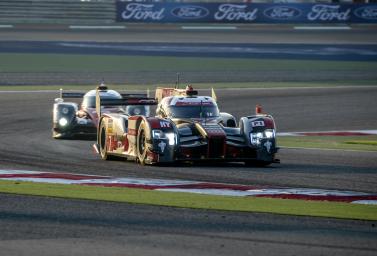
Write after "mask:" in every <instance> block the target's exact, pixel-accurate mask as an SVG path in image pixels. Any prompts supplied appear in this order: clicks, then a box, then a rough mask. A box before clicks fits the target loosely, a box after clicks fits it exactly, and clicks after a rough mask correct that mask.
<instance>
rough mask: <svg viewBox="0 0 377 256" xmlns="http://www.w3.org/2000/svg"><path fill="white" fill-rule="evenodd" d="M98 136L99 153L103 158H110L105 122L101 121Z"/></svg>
mask: <svg viewBox="0 0 377 256" xmlns="http://www.w3.org/2000/svg"><path fill="white" fill-rule="evenodd" d="M98 136H99V138H98V142H99V153H100V155H101V158H102V159H103V160H108V159H109V155H108V154H107V132H106V125H105V122H101V125H100V128H99V134H98Z"/></svg>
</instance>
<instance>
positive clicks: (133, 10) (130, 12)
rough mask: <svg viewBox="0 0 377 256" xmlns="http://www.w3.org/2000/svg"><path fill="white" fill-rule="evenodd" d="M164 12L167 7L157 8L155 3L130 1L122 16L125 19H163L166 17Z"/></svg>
mask: <svg viewBox="0 0 377 256" xmlns="http://www.w3.org/2000/svg"><path fill="white" fill-rule="evenodd" d="M164 12H165V8H160V9H157V8H155V6H154V4H139V3H130V4H128V5H127V6H126V10H125V11H123V12H122V15H121V16H122V18H123V19H124V20H138V21H146V20H152V21H161V20H162V19H163V18H164Z"/></svg>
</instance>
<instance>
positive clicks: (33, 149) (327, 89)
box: [0, 27, 377, 255]
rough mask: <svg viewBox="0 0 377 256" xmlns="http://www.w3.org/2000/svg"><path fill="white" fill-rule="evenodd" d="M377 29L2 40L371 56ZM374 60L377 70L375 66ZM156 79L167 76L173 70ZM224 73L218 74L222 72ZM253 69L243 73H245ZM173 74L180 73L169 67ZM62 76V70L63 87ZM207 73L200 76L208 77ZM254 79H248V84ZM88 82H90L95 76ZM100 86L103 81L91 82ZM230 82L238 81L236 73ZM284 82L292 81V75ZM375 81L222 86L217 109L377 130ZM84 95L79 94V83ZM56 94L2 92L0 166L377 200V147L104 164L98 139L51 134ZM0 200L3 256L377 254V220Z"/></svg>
mask: <svg viewBox="0 0 377 256" xmlns="http://www.w3.org/2000/svg"><path fill="white" fill-rule="evenodd" d="M371 31H372V32H373V31H374V28H364V27H362V28H356V29H351V30H350V31H322V32H321V31H310V32H308V31H291V30H287V29H286V28H282V29H278V28H270V29H268V28H260V27H259V28H256V29H247V30H246V31H245V30H239V31H229V32H224V31H220V32H219V31H204V32H203V31H201V32H192V31H181V30H180V31H176V30H175V29H171V28H169V29H161V28H159V30H153V31H151V29H149V28H145V27H143V28H140V29H134V28H133V29H130V30H126V31H121V32H119V31H117V32H115V31H107V32H106V31H104V32H100V33H98V32H94V31H80V32H78V31H65V30H63V31H55V30H52V29H47V30H46V29H34V30H28V29H24V30H12V29H6V30H2V31H0V35H1V40H2V41H13V42H14V41H24V40H29V41H34V42H36V41H38V42H41V41H54V40H56V41H59V42H62V41H70V42H75V41H77V42H82V41H84V40H83V38H86V39H87V40H88V41H90V44H94V43H95V42H105V43H107V42H109V43H110V45H112V44H113V43H114V42H116V43H122V42H129V43H131V42H153V43H159V42H163V43H166V42H171V43H190V42H196V43H203V44H212V43H216V42H217V43H224V44H232V43H236V44H242V43H247V44H263V43H267V42H268V43H286V44H289V43H295V44H299V43H304V44H309V43H312V44H314V45H321V44H326V45H331V44H336V45H338V46H339V47H340V48H341V47H343V46H344V45H347V46H350V45H351V46H352V47H353V48H354V49H356V48H357V49H360V48H359V46H357V45H363V46H362V47H364V46H365V47H370V48H368V49H372V50H374V48H373V47H374V46H373V45H374V44H375V43H374V42H375V41H376V40H375V37H376V33H370V32H371ZM246 32H247V33H246ZM305 36H306V37H305ZM4 38H5V39H4ZM48 44H49V43H48ZM342 45H343V46H342ZM354 45H356V46H354ZM366 45H372V46H366ZM30 46H33V44H30ZM249 46H250V45H249ZM229 47H230V45H229ZM315 47H317V46H315ZM363 49H364V48H363ZM4 52H6V54H10V55H12V54H15V51H13V52H12V51H2V53H4ZM17 54H19V53H17ZM58 54H59V53H58ZM60 54H61V53H60ZM127 54H129V53H127ZM41 55H43V53H41ZM62 55H64V53H63V54H62ZM126 56H128V55H126ZM8 57H9V56H8ZM285 57H287V56H281V58H283V59H285ZM245 59H248V58H245ZM326 61H327V60H326ZM337 61H338V60H337ZM365 62H368V63H369V62H370V63H371V65H374V64H375V61H374V60H368V61H365ZM330 63H331V61H330ZM177 65H180V64H177ZM363 65H364V64H363ZM15 66H16V65H15ZM283 71H284V70H283ZM283 71H281V70H280V71H279V72H275V73H274V72H272V74H271V75H272V76H273V77H275V78H276V77H279V74H282V73H283ZM332 71H334V70H332ZM12 72H13V71H11V70H9V72H8V73H6V74H4V73H3V74H2V75H3V76H2V77H1V79H0V81H2V82H4V84H8V85H9V84H19V83H18V81H22V84H25V85H26V84H27V83H28V80H27V78H33V77H34V78H35V77H36V76H38V77H37V78H35V80H34V83H33V84H37V83H35V82H39V81H42V80H43V81H44V82H45V83H44V84H46V83H49V84H51V85H53V84H59V81H60V82H61V81H63V82H64V81H67V80H64V79H66V77H64V76H69V74H72V73H64V72H63V73H54V72H55V71H54V70H52V71H51V70H50V71H47V72H45V73H43V72H42V73H38V72H37V70H34V71H33V72H34V73H27V72H24V73H22V72H21V73H17V74H16V73H12ZM158 72H160V73H159V74H160V75H159V76H161V77H164V74H166V73H164V72H163V71H158ZM195 72H196V71H195ZM216 72H217V74H219V73H221V72H222V71H221V70H220V71H218V70H217V71H216ZM247 72H248V70H244V71H243V75H245V74H246V73H247ZM289 72H291V73H289V74H290V75H295V74H296V75H297V74H298V73H300V72H293V71H292V70H291V71H289ZM326 72H327V71H326ZM94 73H95V72H94ZM170 73H175V71H174V72H170V71H169V74H170ZM335 73H336V74H337V76H339V77H341V76H342V74H345V73H344V70H335V71H334V73H331V72H330V73H326V74H325V73H321V74H322V75H323V76H325V75H326V76H328V77H331V76H332V75H333V74H335ZM12 74H13V76H12ZM19 74H21V77H20V76H19ZM54 74H57V77H56V79H55V76H54ZM111 74H112V73H111V72H106V75H108V77H109V79H108V80H110V82H111V81H117V77H116V76H117V75H116V74H113V76H111ZM153 74H156V73H153V72H152V73H148V74H146V77H147V80H148V81H146V83H151V84H152V83H153V81H152V80H153ZM201 74H204V76H205V77H206V79H208V78H210V77H211V76H214V75H216V73H212V74H211V76H210V75H208V74H207V75H206V74H205V70H204V71H203V73H201ZM201 74H198V75H197V76H196V77H201ZM260 74H261V73H260ZM363 74H367V75H368V79H367V80H369V81H373V80H375V76H374V75H373V72H370V70H369V71H368V72H366V73H363V71H362V69H360V70H358V71H356V72H354V73H352V72H350V73H348V74H346V75H348V76H349V78H350V81H353V80H355V81H356V80H360V77H362V76H363ZM298 75H300V74H298ZM301 75H302V74H301ZM93 76H95V75H93ZM101 76H102V74H101ZM250 76H251V75H247V76H246V75H245V76H244V77H243V79H244V81H246V80H248V79H249V78H250ZM41 77H42V78H43V79H41ZM89 77H91V79H92V76H91V75H89ZM224 77H225V75H224ZM265 77H269V76H268V72H267V71H266V72H265V71H263V75H261V76H260V77H259V79H264V78H265ZM310 77H315V74H313V73H310ZM20 78H21V79H20ZM24 78H25V79H24ZM84 78H85V77H83V78H80V79H81V80H79V79H78V78H77V79H76V78H75V80H74V81H83V80H85V79H86V78H85V79H84ZM186 78H187V76H186ZM96 79H97V77H95V79H93V81H94V80H96ZM122 79H123V78H122ZM122 79H119V81H121V80H122ZM169 79H170V80H174V78H173V79H171V78H169ZM221 79H223V78H221ZM230 79H231V80H233V77H231V78H230ZM285 79H288V80H289V76H287V77H286V78H285ZM292 79H293V80H295V79H294V78H292ZM170 80H169V81H170ZM288 80H287V81H288ZM299 80H300V81H301V82H302V81H304V82H305V81H308V82H310V81H311V80H310V79H309V80H308V79H307V76H301V77H300V79H299ZM93 81H90V82H89V83H90V84H93V87H94V86H95V84H96V83H95V82H93ZM96 81H98V80H96ZM135 81H137V77H136V78H135ZM318 81H319V82H320V81H321V80H318ZM54 82H56V83H54ZM68 82H70V81H69V80H68ZM207 82H210V81H207ZM72 84H75V83H72V81H71V83H70V85H72ZM366 85H367V86H364V85H362V84H360V85H355V86H352V85H350V84H347V86H323V87H321V86H319V87H299V88H291V87H289V86H288V87H280V88H254V89H251V88H238V89H237V88H228V89H226V88H225V89H216V94H217V96H218V99H219V103H218V104H219V108H220V110H221V111H225V112H229V113H232V114H234V115H235V117H236V118H237V119H238V118H240V117H241V116H245V115H249V114H253V113H254V111H255V105H256V104H262V106H263V110H264V111H265V112H266V113H269V114H272V115H273V116H274V118H275V121H276V123H277V129H278V132H281V133H291V132H321V131H360V130H376V127H377V120H376V118H375V117H376V116H377V101H376V98H377V87H376V86H375V85H373V82H368V83H367V84H366ZM110 87H111V85H110ZM144 87H145V86H144ZM214 87H216V85H215V86H214ZM77 89H78V90H80V87H78V88H77ZM127 89H128V88H127V85H124V90H125V91H127ZM139 91H140V90H139ZM208 93H210V91H209V90H200V94H202V95H204V94H208ZM57 96H58V91H56V92H55V91H51V90H43V89H42V90H41V91H33V89H32V87H30V90H26V91H17V90H16V89H15V90H10V91H0V115H1V117H2V118H1V120H0V124H1V129H0V136H1V139H0V141H1V144H0V169H2V170H27V171H35V172H52V173H54V174H57V175H59V174H63V173H72V174H74V175H77V174H88V175H95V176H101V177H102V176H111V177H125V178H128V179H135V180H137V179H146V180H148V179H149V180H151V179H158V180H185V181H192V180H193V181H196V182H199V183H222V184H228V185H229V184H238V185H240V186H255V187H259V188H260V187H264V186H268V187H272V188H276V187H279V188H280V187H284V188H305V189H312V191H318V190H322V191H323V190H332V191H333V190H337V191H354V192H357V193H361V194H372V195H375V194H377V161H376V159H377V152H376V151H359V150H347V151H345V150H341V149H335V150H323V149H309V148H287V147H282V148H281V150H280V152H279V156H278V158H279V159H280V160H281V164H272V165H271V166H269V167H266V168H257V167H245V166H244V165H243V164H242V163H226V164H224V163H221V164H216V163H210V164H195V165H191V164H177V165H171V166H141V165H138V164H136V163H135V162H127V161H122V160H115V161H103V160H101V159H100V158H99V156H97V155H95V154H94V153H93V152H92V149H91V145H92V144H93V141H92V140H54V139H52V138H51V124H52V105H53V102H54V99H55V98H56V97H57ZM235 102H236V103H237V104H235ZM366 137H367V136H366ZM278 143H279V138H278ZM11 182H15V183H17V182H21V183H22V181H11ZM1 184H2V183H0V186H1ZM8 185H9V184H8ZM16 185H17V184H15V186H16ZM19 185H22V184H19ZM166 193H168V192H166ZM279 200H282V199H279ZM0 202H1V203H0V228H1V231H2V232H1V233H0V249H1V251H2V252H3V253H4V255H30V254H31V255H67V254H69V255H120V254H121V255H140V254H148V255H162V254H163V255H234V254H235V252H238V253H237V254H244V255H250V254H263V255H276V254H279V255H293V254H305V255H319V254H326V255H374V254H375V252H376V251H377V247H376V243H375V241H376V239H377V231H376V227H375V225H376V222H375V221H365V220H356V219H355V220H352V219H348V220H346V219H337V218H326V217H308V216H296V215H284V214H271V213H260V212H239V211H236V212H232V211H224V210H211V209H190V207H188V208H176V207H167V206H152V205H144V204H134V203H124V202H110V201H99V200H83V199H67V198H61V197H59V198H56V197H43V196H31V195H22V194H18V195H17V194H8V193H1V194H0ZM187 203H188V204H189V202H187ZM373 207H374V206H373ZM376 214H377V210H376Z"/></svg>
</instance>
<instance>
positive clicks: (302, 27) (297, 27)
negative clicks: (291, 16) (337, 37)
mask: <svg viewBox="0 0 377 256" xmlns="http://www.w3.org/2000/svg"><path fill="white" fill-rule="evenodd" d="M293 28H294V29H296V30H350V29H351V27H349V26H331V27H330V26H295V27H293Z"/></svg>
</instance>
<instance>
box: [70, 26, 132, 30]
mask: <svg viewBox="0 0 377 256" xmlns="http://www.w3.org/2000/svg"><path fill="white" fill-rule="evenodd" d="M69 28H70V29H125V28H126V26H84V25H71V26H69Z"/></svg>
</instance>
